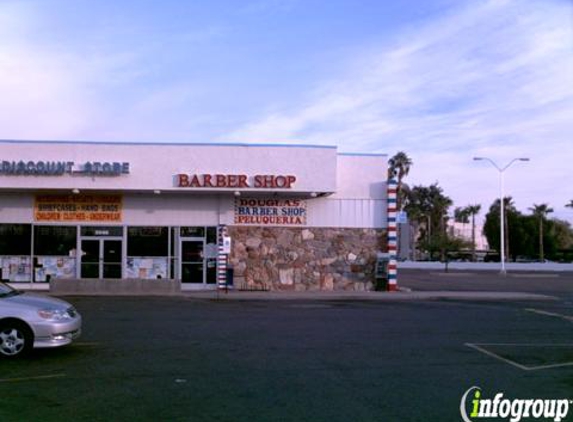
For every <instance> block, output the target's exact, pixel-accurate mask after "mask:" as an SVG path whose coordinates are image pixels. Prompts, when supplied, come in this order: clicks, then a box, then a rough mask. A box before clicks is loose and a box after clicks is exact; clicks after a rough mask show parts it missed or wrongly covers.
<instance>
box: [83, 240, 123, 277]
mask: <svg viewBox="0 0 573 422" xmlns="http://www.w3.org/2000/svg"><path fill="white" fill-rule="evenodd" d="M84 240H97V241H98V242H99V248H98V251H99V252H98V253H99V257H98V279H103V265H104V249H103V248H104V241H105V240H119V241H120V242H121V247H120V254H121V259H120V261H119V263H118V264H117V265H119V266H120V268H121V276H120V278H119V279H123V261H124V241H123V236H81V237H80V238H79V243H80V249H79V250H80V251H82V250H83V249H82V248H81V246H82V244H83V241H84ZM79 258H80V268H79V270H80V271H79V273H80V277H81V273H82V268H81V266H82V256H81V252H80V257H79ZM119 279H118V280H119Z"/></svg>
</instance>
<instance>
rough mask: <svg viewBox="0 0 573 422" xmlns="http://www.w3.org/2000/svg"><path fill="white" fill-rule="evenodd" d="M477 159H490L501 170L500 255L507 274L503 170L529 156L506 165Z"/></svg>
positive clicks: (502, 271)
mask: <svg viewBox="0 0 573 422" xmlns="http://www.w3.org/2000/svg"><path fill="white" fill-rule="evenodd" d="M474 160H475V161H489V162H490V163H491V165H492V166H494V167H495V168H496V169H497V171H499V232H500V245H501V247H500V249H501V251H500V255H501V257H500V258H501V274H505V204H504V201H503V196H504V193H503V172H504V171H506V170H507V169H508V168H509V166H511V165H512V164H513V163H515V162H516V161H529V158H514V159H513V160H511V161H510V162H509V163H507V164H506V165H505V166H504V167H500V166H498V165H497V164H496V163H495V162H494V161H493V160H492V159H490V158H487V157H474Z"/></svg>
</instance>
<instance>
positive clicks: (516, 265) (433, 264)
mask: <svg viewBox="0 0 573 422" xmlns="http://www.w3.org/2000/svg"><path fill="white" fill-rule="evenodd" d="M447 265H448V270H472V271H499V270H500V269H501V264H500V263H499V262H457V261H449V262H448V264H447ZM407 268H411V269H421V270H444V269H445V268H446V263H445V262H439V261H403V262H399V263H398V271H399V270H400V269H407ZM505 269H506V270H507V271H557V272H566V271H571V272H573V264H559V263H556V262H545V263H542V262H506V263H505Z"/></svg>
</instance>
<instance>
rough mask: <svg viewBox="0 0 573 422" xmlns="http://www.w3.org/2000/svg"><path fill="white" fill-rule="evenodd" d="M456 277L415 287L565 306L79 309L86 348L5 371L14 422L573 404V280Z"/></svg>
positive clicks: (313, 415)
mask: <svg viewBox="0 0 573 422" xmlns="http://www.w3.org/2000/svg"><path fill="white" fill-rule="evenodd" d="M412 271H414V270H412ZM445 277H447V278H444V276H441V275H436V274H423V273H417V272H415V271H414V272H412V273H410V274H407V273H403V274H401V283H402V284H403V285H404V286H407V287H410V288H412V289H413V290H414V291H424V290H423V289H425V288H427V289H430V290H431V289H433V290H431V291H435V290H436V289H437V288H440V286H442V285H443V284H445V285H446V286H447V290H448V291H462V292H463V291H464V290H467V289H470V290H472V289H473V290H474V291H479V290H481V291H490V292H491V291H498V292H504V291H505V292H526V293H532V292H534V293H542V294H543V295H547V296H551V297H553V298H554V299H553V300H536V298H535V297H531V298H530V299H529V300H521V299H519V298H514V299H507V300H503V301H498V300H495V297H492V298H490V299H487V300H485V299H482V300H472V299H471V297H469V299H468V298H465V299H464V300H457V299H456V298H455V297H450V298H434V299H432V300H429V299H423V298H421V299H417V300H407V301H404V300H395V301H391V300H384V301H372V300H362V299H360V298H352V297H350V298H331V299H330V300H321V299H320V298H317V299H313V298H306V299H304V300H301V299H297V298H291V299H290V300H273V299H272V298H267V299H265V298H262V299H261V298H255V299H249V298H248V297H247V298H243V299H242V300H228V299H224V298H223V299H222V300H216V299H215V298H213V297H195V296H192V295H190V296H186V295H182V296H177V297H87V296H86V297H66V300H68V301H70V302H72V303H73V304H74V305H75V306H76V307H77V308H78V310H79V311H80V312H81V313H82V315H83V317H84V333H83V335H82V337H81V338H80V339H79V340H78V341H77V342H76V343H75V344H73V345H72V346H69V347H66V348H62V349H54V350H38V351H35V352H34V353H33V354H32V355H31V356H29V357H27V358H25V359H21V360H15V361H9V360H2V361H0V421H18V422H20V421H39V420H41V421H61V420H74V421H257V422H258V421H345V422H347V421H440V422H442V421H443V422H447V421H460V420H461V417H460V400H461V398H462V396H463V394H464V392H465V391H467V390H468V389H469V388H470V387H472V386H479V387H480V388H482V392H483V394H484V396H485V395H487V396H491V397H492V396H493V395H494V394H495V393H497V392H503V393H504V394H505V395H506V396H507V397H512V398H569V399H573V340H572V334H573V320H572V319H571V318H573V311H572V307H571V299H572V295H571V292H572V291H573V288H572V286H573V284H570V281H565V280H569V279H567V278H560V279H559V280H556V279H555V278H554V277H547V278H535V279H533V278H531V279H530V278H527V277H526V278H522V279H515V280H514V279H511V280H510V281H508V284H507V285H505V286H497V287H496V285H495V284H496V282H495V278H496V276H495V275H493V274H492V276H491V280H490V279H489V278H487V277H485V278H484V277H482V276H478V277H476V278H474V276H473V275H459V276H451V275H450V276H445ZM480 279H481V280H482V281H481V282H480ZM472 280H473V281H472ZM504 280H509V279H508V278H504ZM520 280H522V281H520ZM532 280H535V281H536V282H537V283H539V285H540V286H541V287H540V288H539V289H538V288H532V287H531V284H530V282H531V281H532ZM432 283H435V284H434V285H432ZM430 290H426V291H430ZM565 420H573V410H572V411H571V412H569V416H568V418H567V419H565Z"/></svg>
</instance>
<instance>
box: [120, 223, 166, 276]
mask: <svg viewBox="0 0 573 422" xmlns="http://www.w3.org/2000/svg"><path fill="white" fill-rule="evenodd" d="M168 254H169V229H168V228H167V227H129V228H128V229H127V278H139V279H153V278H167V265H168Z"/></svg>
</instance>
